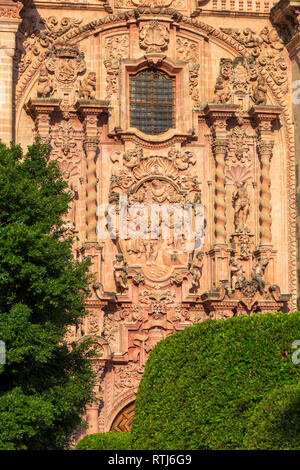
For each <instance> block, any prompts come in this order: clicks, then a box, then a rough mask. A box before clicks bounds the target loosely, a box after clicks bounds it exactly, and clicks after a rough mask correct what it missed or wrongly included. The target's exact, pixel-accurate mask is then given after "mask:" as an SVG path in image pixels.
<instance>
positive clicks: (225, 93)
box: [214, 75, 231, 103]
mask: <svg viewBox="0 0 300 470" xmlns="http://www.w3.org/2000/svg"><path fill="white" fill-rule="evenodd" d="M229 101H231V90H230V87H229V85H228V84H227V83H226V80H225V79H224V78H223V77H222V76H221V75H219V77H218V78H217V82H216V85H215V99H214V102H215V103H228V102H229Z"/></svg>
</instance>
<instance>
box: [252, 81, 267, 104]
mask: <svg viewBox="0 0 300 470" xmlns="http://www.w3.org/2000/svg"><path fill="white" fill-rule="evenodd" d="M252 99H253V101H254V103H255V104H257V105H259V104H260V105H265V104H267V87H266V81H265V79H264V78H259V79H258V80H257V85H256V86H255V87H253V95H252Z"/></svg>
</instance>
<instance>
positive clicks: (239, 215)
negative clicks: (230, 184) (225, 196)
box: [232, 181, 250, 231]
mask: <svg viewBox="0 0 300 470" xmlns="http://www.w3.org/2000/svg"><path fill="white" fill-rule="evenodd" d="M232 204H233V207H234V226H235V229H236V231H238V230H239V229H241V228H245V227H246V221H247V217H248V214H249V207H250V199H249V196H248V193H247V187H246V182H245V181H242V182H235V191H234V192H233V194H232Z"/></svg>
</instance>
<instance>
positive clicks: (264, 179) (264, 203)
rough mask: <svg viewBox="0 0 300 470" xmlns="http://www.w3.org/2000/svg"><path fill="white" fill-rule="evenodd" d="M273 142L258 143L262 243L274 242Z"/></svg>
mask: <svg viewBox="0 0 300 470" xmlns="http://www.w3.org/2000/svg"><path fill="white" fill-rule="evenodd" d="M273 145H274V143H273V142H264V141H263V140H260V142H259V144H258V149H259V154H260V163H261V177H260V179H261V183H260V203H259V206H260V217H259V221H260V244H261V245H271V243H272V232H271V225H272V217H271V210H272V205H271V189H270V186H271V177H270V162H271V158H272V149H273Z"/></svg>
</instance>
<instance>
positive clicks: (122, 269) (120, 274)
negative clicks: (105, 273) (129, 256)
mask: <svg viewBox="0 0 300 470" xmlns="http://www.w3.org/2000/svg"><path fill="white" fill-rule="evenodd" d="M114 270H115V271H114V275H115V281H116V285H117V288H118V289H119V290H120V291H121V292H123V291H124V290H126V289H128V286H127V282H128V281H127V263H126V262H125V260H124V257H123V255H122V253H118V254H117V255H116V257H115V261H114Z"/></svg>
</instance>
